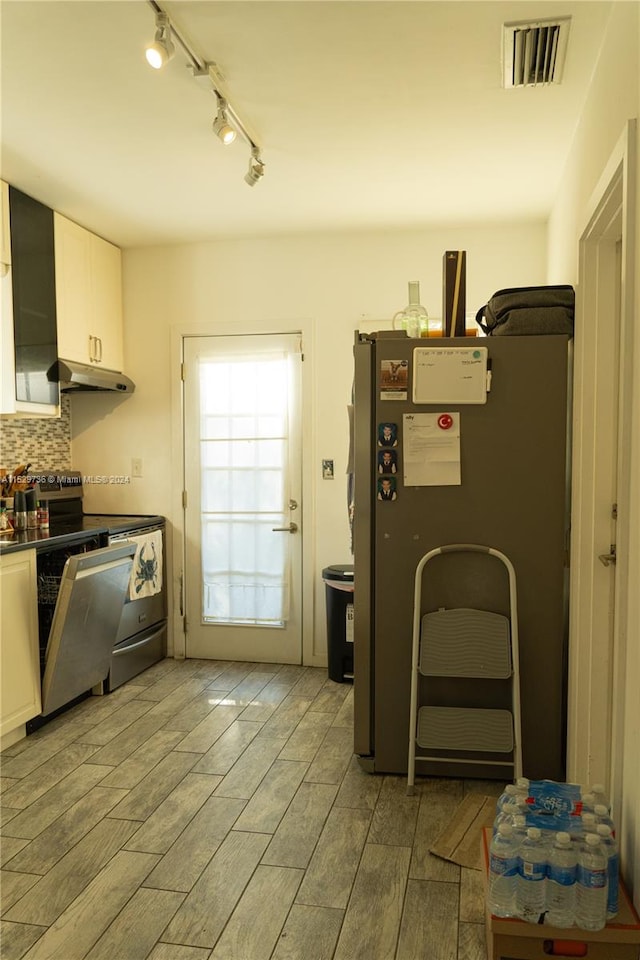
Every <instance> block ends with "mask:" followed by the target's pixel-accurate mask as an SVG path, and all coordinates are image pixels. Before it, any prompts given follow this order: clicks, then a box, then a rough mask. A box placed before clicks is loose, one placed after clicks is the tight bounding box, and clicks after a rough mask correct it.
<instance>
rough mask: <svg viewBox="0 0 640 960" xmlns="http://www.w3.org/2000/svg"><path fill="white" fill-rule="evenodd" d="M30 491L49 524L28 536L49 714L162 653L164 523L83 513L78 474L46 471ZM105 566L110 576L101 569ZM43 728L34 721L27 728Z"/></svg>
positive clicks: (120, 678)
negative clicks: (44, 507) (34, 559)
mask: <svg viewBox="0 0 640 960" xmlns="http://www.w3.org/2000/svg"><path fill="white" fill-rule="evenodd" d="M37 488H38V491H37V497H38V499H39V500H46V501H47V502H48V506H49V522H50V526H49V530H48V531H46V532H42V531H39V532H37V533H34V534H33V539H34V542H33V546H34V547H35V548H36V551H37V568H38V619H39V638H40V661H41V673H42V682H43V686H42V695H43V714H42V716H43V717H48V716H50V715H52V714H54V713H56V712H58V710H59V709H60V708H61V707H64V706H66V705H68V704H69V703H70V702H75V700H76V699H77V698H78V697H79V696H86V695H89V693H94V694H100V693H108V692H109V691H111V690H113V689H115V688H116V687H118V686H120V684H122V683H125V682H126V681H127V680H130V679H132V678H133V677H135V676H136V675H137V674H139V673H140V672H141V671H143V670H145V669H146V668H147V667H149V666H151V665H152V664H153V663H156V662H157V661H158V660H161V659H162V658H163V657H164V656H165V655H166V649H167V590H166V572H165V568H166V547H165V527H166V523H165V518H164V517H162V516H159V515H155V514H154V515H126V516H123V515H112V514H85V513H84V512H83V508H82V499H83V488H82V477H81V475H80V474H79V473H77V472H65V473H56V472H55V471H53V472H51V473H48V472H45V473H43V474H42V475H41V476H39V477H38V482H37ZM107 560H108V561H109V563H110V564H111V566H112V567H113V568H114V569H113V570H112V569H110V568H109V569H106V570H103V569H102V568H103V566H104V564H105V562H106V561H107ZM116 566H117V573H116V572H115V567H116ZM98 574H100V576H98ZM90 583H92V584H93V589H92V591H91V595H90V596H89V594H88V592H87V589H86V586H87V585H88V584H90ZM83 590H84V596H83ZM72 594H73V595H74V597H75V599H74V603H73V606H72V607H70V598H71V596H72ZM107 597H108V598H109V599H107ZM114 610H115V611H116V612H115V613H114ZM83 617H84V619H83ZM87 624H90V627H87ZM42 722H43V719H42V718H35V720H33V721H31V723H30V725H29V726H28V728H27V729H35V728H36V727H37V726H39V725H41V723H42Z"/></svg>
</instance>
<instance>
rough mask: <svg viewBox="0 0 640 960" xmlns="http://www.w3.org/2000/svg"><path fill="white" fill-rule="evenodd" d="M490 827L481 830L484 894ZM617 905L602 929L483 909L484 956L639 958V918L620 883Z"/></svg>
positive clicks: (494, 959) (513, 959)
mask: <svg viewBox="0 0 640 960" xmlns="http://www.w3.org/2000/svg"><path fill="white" fill-rule="evenodd" d="M490 841H491V830H490V829H488V828H486V827H485V828H484V829H483V831H482V840H481V847H482V864H483V875H484V886H485V894H486V888H487V880H488V875H489V843H490ZM619 901H620V907H619V912H618V916H617V917H616V919H615V921H613V922H612V923H608V924H607V925H606V927H605V928H604V929H603V930H597V931H590V930H580V928H579V927H570V928H569V929H568V930H562V929H560V928H559V927H552V926H549V925H547V924H533V923H525V922H524V920H515V919H507V918H506V917H494V916H493V914H490V913H489V912H488V911H487V914H486V933H487V957H488V960H548V958H549V957H586V958H587V960H640V918H639V917H638V914H637V913H636V911H635V910H634V907H633V904H632V903H631V900H630V899H629V895H628V893H627V891H626V890H625V888H624V884H623V883H622V882H621V883H620V891H619Z"/></svg>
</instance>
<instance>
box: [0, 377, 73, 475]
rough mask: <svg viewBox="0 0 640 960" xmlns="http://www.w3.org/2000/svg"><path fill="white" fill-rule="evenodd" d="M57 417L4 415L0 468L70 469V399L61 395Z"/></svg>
mask: <svg viewBox="0 0 640 960" xmlns="http://www.w3.org/2000/svg"><path fill="white" fill-rule="evenodd" d="M60 414H61V415H60V418H53V417H3V418H2V420H0V467H4V468H5V469H6V470H9V471H11V470H13V469H14V468H15V467H16V466H18V464H22V463H24V464H27V463H30V464H31V471H32V472H34V473H36V472H37V471H39V470H70V469H71V400H70V398H69V397H68V396H67V395H66V394H64V393H63V394H61V403H60Z"/></svg>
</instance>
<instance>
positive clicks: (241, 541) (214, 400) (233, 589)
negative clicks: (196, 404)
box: [199, 351, 289, 626]
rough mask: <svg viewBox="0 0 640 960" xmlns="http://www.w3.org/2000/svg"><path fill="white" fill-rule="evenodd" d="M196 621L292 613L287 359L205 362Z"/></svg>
mask: <svg viewBox="0 0 640 960" xmlns="http://www.w3.org/2000/svg"><path fill="white" fill-rule="evenodd" d="M199 371H200V473H201V519H202V577H203V597H202V619H203V622H205V623H256V624H265V625H269V624H272V625H274V626H275V625H278V624H282V623H283V622H284V621H286V619H287V617H288V614H289V544H288V535H287V534H286V533H274V532H273V528H274V527H283V526H285V525H286V524H287V523H288V508H287V506H286V504H287V499H288V491H289V479H288V456H289V451H288V420H289V417H288V406H289V361H288V358H287V354H286V353H285V352H284V351H282V352H277V353H273V352H269V353H264V354H256V355H254V356H247V355H246V354H245V355H242V356H233V355H229V354H227V355H226V356H222V357H216V358H215V359H208V358H207V359H205V358H201V360H200V363H199Z"/></svg>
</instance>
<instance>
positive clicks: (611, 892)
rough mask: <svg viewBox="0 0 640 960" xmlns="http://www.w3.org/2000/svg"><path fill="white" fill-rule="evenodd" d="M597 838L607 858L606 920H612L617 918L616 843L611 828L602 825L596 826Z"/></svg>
mask: <svg viewBox="0 0 640 960" xmlns="http://www.w3.org/2000/svg"><path fill="white" fill-rule="evenodd" d="M598 836H599V837H600V843H601V844H602V846H603V847H604V849H605V852H606V854H607V858H608V869H607V879H608V887H607V920H613V918H614V917H617V916H618V867H619V863H620V854H619V852H618V841H617V840H616V838H615V837H614V835H613V833H612V831H611V827H609V826H607V825H606V824H604V823H601V824H599V826H598Z"/></svg>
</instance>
